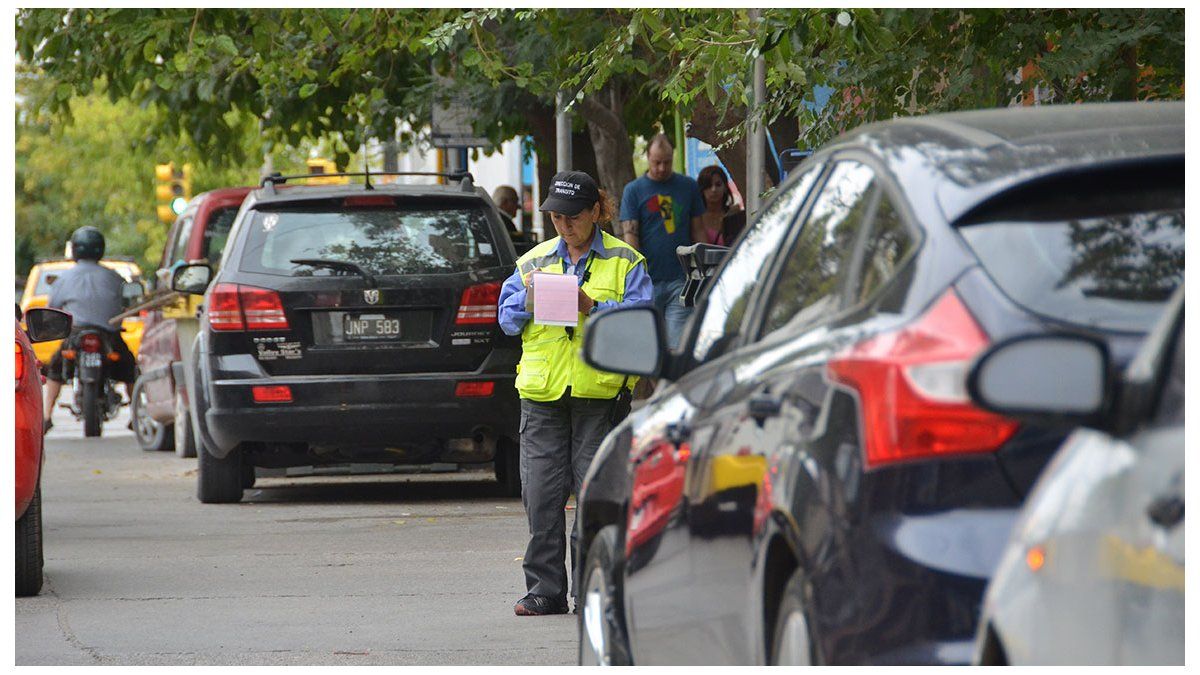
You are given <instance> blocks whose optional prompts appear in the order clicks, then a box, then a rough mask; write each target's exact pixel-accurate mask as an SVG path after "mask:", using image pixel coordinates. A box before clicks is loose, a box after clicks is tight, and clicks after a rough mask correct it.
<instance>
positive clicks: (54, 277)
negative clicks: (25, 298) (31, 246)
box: [33, 271, 59, 295]
mask: <svg viewBox="0 0 1200 675" xmlns="http://www.w3.org/2000/svg"><path fill="white" fill-rule="evenodd" d="M58 274H59V273H58V272H57V271H56V272H42V273H41V274H40V275H39V276H38V280H37V286H35V287H34V289H33V294H34V295H50V287H51V286H53V285H54V282H56V281H58Z"/></svg>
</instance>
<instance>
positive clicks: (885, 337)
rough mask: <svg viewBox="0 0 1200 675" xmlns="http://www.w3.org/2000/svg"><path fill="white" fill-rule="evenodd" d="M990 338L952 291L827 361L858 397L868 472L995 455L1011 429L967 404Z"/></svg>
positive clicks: (832, 373)
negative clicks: (970, 375)
mask: <svg viewBox="0 0 1200 675" xmlns="http://www.w3.org/2000/svg"><path fill="white" fill-rule="evenodd" d="M987 346H988V337H987V335H986V334H985V333H984V332H983V329H982V328H980V327H979V324H978V323H976V322H975V319H974V318H972V317H971V314H970V312H968V311H967V308H966V307H965V306H963V304H962V301H961V300H959V299H958V296H957V295H956V294H955V293H954V291H953V289H951V290H949V291H947V292H946V294H945V295H943V296H942V297H941V298H939V299H938V301H937V302H935V303H934V305H933V307H932V308H930V309H929V310H928V311H926V312H925V314H924V315H922V316H921V317H920V318H918V319H917V320H916V322H915V323H912V324H910V325H908V326H905V327H903V328H900V329H898V330H895V331H892V332H888V333H884V334H881V335H875V336H872V337H870V338H868V339H866V340H864V341H862V342H859V343H858V344H856V345H854V346H853V347H851V348H849V349H848V350H846V351H844V352H842V353H839V354H838V355H836V356H835V357H834V358H832V359H830V361H829V364H828V376H829V379H830V380H831V381H832V382H835V383H838V384H841V385H844V386H846V387H849V388H851V389H853V390H854V391H856V392H857V393H858V397H859V405H860V406H861V413H862V433H863V446H864V448H865V451H866V464H867V467H868V468H872V467H878V466H881V465H885V464H892V463H896V462H903V461H908V460H914V459H928V458H933V457H944V456H952V455H963V454H974V453H987V452H994V451H995V450H997V449H999V447H1000V446H1001V445H1003V444H1004V443H1005V442H1007V441H1008V439H1010V438H1012V435H1013V434H1014V433H1016V430H1017V423H1016V422H1014V421H1012V420H1009V419H1007V418H1004V417H1001V416H999V415H994V414H992V413H989V412H986V411H984V410H981V409H979V408H977V407H975V406H974V405H972V404H971V401H970V398H969V397H968V395H967V392H966V379H967V371H968V369H969V368H970V366H971V362H972V360H973V359H974V358H975V356H977V355H978V354H979V353H980V352H981V351H983V349H985V348H986V347H987Z"/></svg>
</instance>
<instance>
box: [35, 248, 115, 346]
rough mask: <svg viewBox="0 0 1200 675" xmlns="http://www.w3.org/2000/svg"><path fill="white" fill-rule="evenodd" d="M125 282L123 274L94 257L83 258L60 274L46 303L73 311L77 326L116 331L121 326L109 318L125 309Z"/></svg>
mask: <svg viewBox="0 0 1200 675" xmlns="http://www.w3.org/2000/svg"><path fill="white" fill-rule="evenodd" d="M124 285H125V279H123V278H122V277H121V275H120V274H117V273H116V272H114V271H112V270H110V269H108V268H107V267H104V266H103V265H100V264H99V263H95V262H92V261H91V260H80V261H78V262H76V263H75V266H74V267H71V268H68V269H67V270H65V271H63V273H62V274H59V275H58V279H56V280H55V282H54V285H53V286H51V287H50V299H49V300H48V301H47V303H46V304H47V305H49V306H50V307H53V308H55V309H61V310H63V311H65V312H70V314H71V316H72V317H73V318H74V325H75V326H83V325H90V326H97V327H100V328H103V329H105V330H108V331H112V332H117V331H119V330H120V328H119V327H118V326H113V325H112V324H110V323H109V322H108V320H109V319H111V318H113V317H114V316H116V315H118V314H120V313H121V312H122V311H124V308H123V307H122V306H121V289H122V288H123V287H124Z"/></svg>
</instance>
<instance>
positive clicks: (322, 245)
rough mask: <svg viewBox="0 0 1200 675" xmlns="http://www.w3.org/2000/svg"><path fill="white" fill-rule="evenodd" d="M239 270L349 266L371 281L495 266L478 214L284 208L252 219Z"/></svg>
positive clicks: (295, 272)
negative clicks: (312, 261)
mask: <svg viewBox="0 0 1200 675" xmlns="http://www.w3.org/2000/svg"><path fill="white" fill-rule="evenodd" d="M248 215H249V217H250V218H251V221H250V222H249V223H248V225H249V235H248V239H247V245H246V250H245V253H244V254H243V255H242V260H241V262H240V263H239V264H240V267H241V269H242V270H245V271H248V272H261V273H266V274H278V275H286V276H324V275H329V274H333V273H334V271H333V270H330V269H328V268H313V267H310V266H308V265H297V264H294V263H292V262H291V261H292V260H294V259H299V258H321V259H324V260H337V261H343V262H350V263H354V264H355V265H358V266H359V267H361V268H363V270H365V271H366V272H368V273H370V274H378V275H403V274H440V273H453V272H466V271H470V270H475V269H481V268H486V267H494V266H496V265H498V264H499V261H498V258H497V257H496V249H495V246H494V245H493V242H492V239H491V235H490V229H489V226H488V220H487V216H486V215H485V213H484V211H483V209H482V208H471V207H463V206H439V205H428V206H424V205H423V206H419V207H415V208H404V207H387V206H384V207H379V206H369V207H351V206H343V205H342V204H341V202H340V200H339V201H338V202H336V203H332V204H330V203H321V204H316V205H286V206H283V205H281V206H279V207H275V208H269V209H257V210H255V211H253V212H252V213H251V214H248Z"/></svg>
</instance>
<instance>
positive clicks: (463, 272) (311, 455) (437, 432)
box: [173, 174, 520, 503]
mask: <svg viewBox="0 0 1200 675" xmlns="http://www.w3.org/2000/svg"><path fill="white" fill-rule="evenodd" d="M343 175H346V176H350V175H357V174H343ZM372 176H375V174H372ZM289 178H293V179H294V178H297V177H271V178H267V179H264V181H263V186H262V187H261V189H258V190H256V191H254V192H252V193H250V195H249V196H247V197H246V200H245V202H244V203H243V204H242V208H241V210H240V211H239V213H238V215H237V219H236V221H235V222H234V225H233V229H232V230H231V232H230V235H229V241H228V244H227V246H226V249H225V253H224V256H223V261H222V266H221V269H220V271H219V272H218V273H217V275H216V277H215V278H214V279H211V284H210V283H209V282H210V280H209V279H208V276H209V269H208V268H207V267H205V266H201V265H193V266H187V267H183V268H180V269H179V270H177V271H176V274H175V278H174V280H173V287H174V288H175V289H176V290H179V291H184V292H205V289H207V293H206V295H205V298H204V306H203V318H202V322H201V330H200V334H199V336H198V338H197V340H196V345H195V347H194V348H193V350H192V363H191V365H190V367H191V371H192V374H191V377H190V381H189V394H190V400H191V401H192V406H191V410H192V416H193V424H194V429H195V432H196V436H197V439H198V440H199V441H200V443H199V446H198V450H199V452H198V455H199V488H198V496H199V498H200V501H202V502H206V503H213V502H235V501H238V500H240V499H241V497H242V491H243V489H244V487H247V486H249V485H252V484H253V482H254V476H255V467H269V468H282V467H296V466H313V467H321V466H327V465H341V464H385V465H394V464H426V463H434V462H449V463H481V462H494V463H495V467H496V475H497V478H498V479H499V480H500V482H501V483H502V484H503V485H504V488H505V490H506V492H508V493H510V494H518V493H519V490H520V476H519V472H518V470H517V461H518V459H517V444H516V438H517V426H518V420H519V419H520V415H519V408H518V402H517V395H516V390H515V389H514V387H513V380H514V379H515V376H516V364H517V361H518V360H519V358H520V342H519V341H518V340H517V339H516V338H512V337H509V336H506V335H504V334H503V332H502V331H501V330H500V328H499V324H498V323H497V319H496V312H497V307H496V306H497V301H498V298H499V295H500V284H501V282H502V281H503V280H504V278H505V277H506V276H507V275H509V274H510V273H511V272H512V269H513V266H514V264H515V254H514V251H513V247H512V243H511V242H510V241H509V238H508V236H507V235H506V234H505V231H504V226H503V224H502V222H501V219H500V215H499V212H498V211H497V209H496V207H495V205H494V204H492V202H491V200H490V198H489V197H488V196H487V194H486V193H485V192H484V191H483V190H482V189H479V188H476V187H474V186H473V185H472V182H471V179H470V177H469V175H465V174H463V175H456V178H458V179H459V181H458V182H457V183H452V184H450V185H402V184H377V185H373V186H372V185H371V184H370V177H367V179H366V181H365V182H364V183H358V184H354V183H347V184H341V185H321V186H303V185H283V183H285V182H286V181H287V180H288V179H289ZM326 178H328V177H326ZM376 180H378V177H376Z"/></svg>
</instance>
